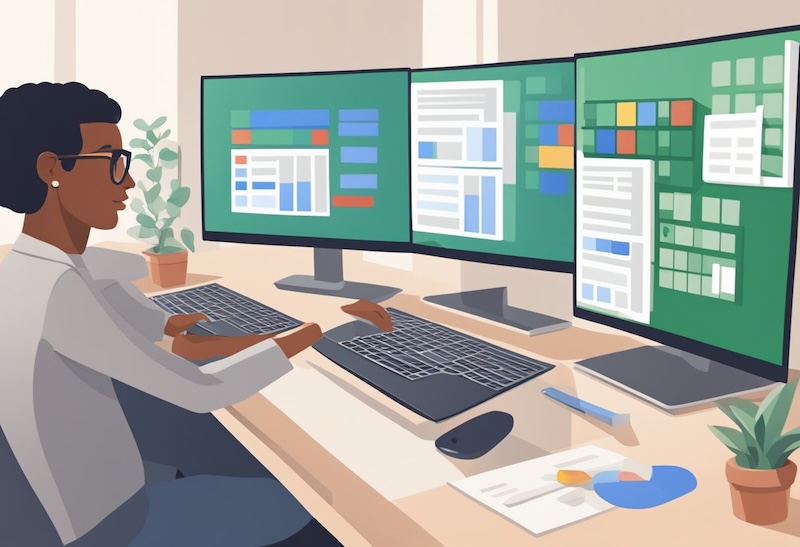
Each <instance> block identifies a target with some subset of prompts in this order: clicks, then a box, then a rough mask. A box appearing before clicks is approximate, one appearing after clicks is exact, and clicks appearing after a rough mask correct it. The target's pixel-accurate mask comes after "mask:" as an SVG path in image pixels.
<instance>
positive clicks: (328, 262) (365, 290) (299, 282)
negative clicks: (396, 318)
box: [275, 248, 402, 302]
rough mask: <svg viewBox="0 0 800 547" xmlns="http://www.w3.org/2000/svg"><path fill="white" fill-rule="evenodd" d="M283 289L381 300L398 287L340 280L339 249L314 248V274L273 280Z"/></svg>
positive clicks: (385, 298)
mask: <svg viewBox="0 0 800 547" xmlns="http://www.w3.org/2000/svg"><path fill="white" fill-rule="evenodd" d="M275 286H276V287H278V288H279V289H283V290H285V291H298V292H307V293H314V294H324V295H329V296H340V297H342V298H352V299H355V300H359V299H363V300H369V301H370V302H382V301H383V300H388V299H389V298H391V297H392V296H394V295H396V294H397V293H399V292H400V291H401V290H402V289H397V288H395V287H385V286H383V285H372V284H370V283H358V282H355V281H345V280H344V269H343V266H342V250H341V249H319V248H314V275H290V276H289V277H286V278H284V279H281V280H279V281H276V282H275Z"/></svg>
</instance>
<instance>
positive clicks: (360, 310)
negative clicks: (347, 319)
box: [341, 300, 392, 332]
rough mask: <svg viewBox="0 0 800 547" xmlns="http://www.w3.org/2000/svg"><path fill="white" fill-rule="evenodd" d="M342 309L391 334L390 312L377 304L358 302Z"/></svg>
mask: <svg viewBox="0 0 800 547" xmlns="http://www.w3.org/2000/svg"><path fill="white" fill-rule="evenodd" d="M341 309H342V311H343V312H345V313H349V314H350V315H352V316H354V317H356V318H359V319H364V320H366V321H369V322H370V323H372V324H373V325H375V326H376V327H378V328H379V329H381V330H382V331H384V332H391V330H392V318H391V317H390V316H389V312H387V311H386V309H385V308H384V307H383V306H381V305H379V304H376V303H375V302H370V301H369V300H357V301H356V302H353V303H352V304H345V305H344V306H342V308H341Z"/></svg>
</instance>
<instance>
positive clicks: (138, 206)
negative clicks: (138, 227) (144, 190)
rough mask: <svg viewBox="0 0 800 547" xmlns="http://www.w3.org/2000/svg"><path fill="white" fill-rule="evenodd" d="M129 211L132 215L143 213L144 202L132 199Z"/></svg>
mask: <svg viewBox="0 0 800 547" xmlns="http://www.w3.org/2000/svg"><path fill="white" fill-rule="evenodd" d="M131 210H132V211H133V212H134V213H144V202H142V199H141V198H133V200H132V201H131Z"/></svg>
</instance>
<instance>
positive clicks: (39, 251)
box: [12, 233, 75, 268]
mask: <svg viewBox="0 0 800 547" xmlns="http://www.w3.org/2000/svg"><path fill="white" fill-rule="evenodd" d="M12 251H14V252H18V253H22V254H25V255H28V256H34V257H36V258H42V259H44V260H50V261H53V262H61V263H62V264H66V265H68V266H72V267H73V268H74V267H75V263H74V262H73V261H72V260H71V259H70V256H69V255H68V254H67V253H65V252H64V251H62V250H61V249H59V248H58V247H56V246H54V245H51V244H49V243H45V242H44V241H42V240H40V239H36V238H35V237H31V236H29V235H28V234H24V233H21V234H19V237H17V241H16V242H15V243H14V247H13V248H12Z"/></svg>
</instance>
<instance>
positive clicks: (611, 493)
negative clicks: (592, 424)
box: [592, 465, 697, 509]
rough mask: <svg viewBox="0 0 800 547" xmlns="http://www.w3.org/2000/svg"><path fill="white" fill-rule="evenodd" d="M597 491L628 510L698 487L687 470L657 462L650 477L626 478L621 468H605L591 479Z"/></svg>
mask: <svg viewBox="0 0 800 547" xmlns="http://www.w3.org/2000/svg"><path fill="white" fill-rule="evenodd" d="M592 485H593V486H594V491H595V492H596V493H597V495H598V496H600V497H601V498H602V499H603V500H605V501H607V502H608V503H610V504H611V505H615V506H617V507H622V508H625V509H648V508H650V507H656V506H658V505H662V504H664V503H667V502H669V501H672V500H674V499H676V498H679V497H681V496H684V495H686V494H688V493H689V492H691V491H692V490H694V489H695V488H696V487H697V479H696V478H695V476H694V475H693V474H692V472H691V471H689V470H688V469H684V468H683V467H677V466H674V465H654V466H653V472H652V475H651V476H650V480H635V479H633V480H632V479H630V478H626V477H625V474H624V473H620V472H619V471H602V472H600V473H597V474H596V475H595V476H594V477H593V478H592Z"/></svg>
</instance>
